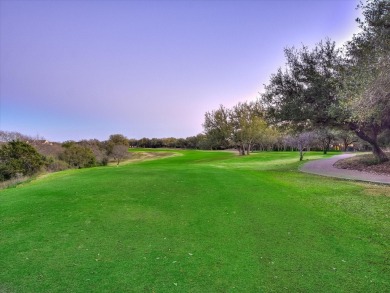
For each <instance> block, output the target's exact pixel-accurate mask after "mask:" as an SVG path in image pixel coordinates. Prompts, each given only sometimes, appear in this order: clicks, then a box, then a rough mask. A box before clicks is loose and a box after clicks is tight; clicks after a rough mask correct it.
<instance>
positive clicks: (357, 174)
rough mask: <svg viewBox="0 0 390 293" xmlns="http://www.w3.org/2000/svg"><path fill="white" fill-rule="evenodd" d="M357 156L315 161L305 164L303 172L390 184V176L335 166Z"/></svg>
mask: <svg viewBox="0 0 390 293" xmlns="http://www.w3.org/2000/svg"><path fill="white" fill-rule="evenodd" d="M353 156H355V154H343V155H337V156H334V157H332V158H329V159H322V160H315V161H311V162H308V163H306V164H304V165H303V166H302V167H301V168H300V170H301V171H302V172H306V173H311V174H317V175H322V176H328V177H336V178H342V179H349V180H358V181H368V182H375V183H382V184H390V175H379V174H372V173H368V172H363V171H357V170H348V169H338V168H336V167H333V164H334V163H336V162H337V161H338V160H342V159H345V158H349V157H353Z"/></svg>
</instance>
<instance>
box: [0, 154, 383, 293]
mask: <svg viewBox="0 0 390 293" xmlns="http://www.w3.org/2000/svg"><path fill="white" fill-rule="evenodd" d="M166 152H168V151H166ZM175 153H177V152H175ZM179 153H180V154H181V155H180V156H171V157H164V158H163V159H156V160H146V161H137V162H134V163H131V164H125V165H120V166H119V167H114V166H112V167H111V166H108V167H98V168H92V169H81V170H67V171H63V172H59V173H54V174H50V175H49V176H46V177H44V178H41V179H38V180H34V181H31V182H29V183H26V184H23V185H19V186H17V187H16V188H12V189H6V190H1V191H0V231H1V237H0V256H1V257H0V292H23V293H25V292H27V293H28V292H202V293H203V292H380V293H382V292H388V291H389V288H390V283H389V278H388V277H389V273H390V271H389V265H390V261H389V253H388V252H389V242H390V236H389V235H390V225H389V214H390V206H389V205H390V198H389V197H388V196H387V195H388V194H390V187H384V186H380V188H376V186H375V185H372V184H364V183H355V182H347V181H342V180H337V179H331V178H322V177H319V176H314V175H310V174H304V173H300V172H297V168H298V167H299V165H300V164H301V163H300V162H299V161H298V154H297V153H287V152H286V153H283V152H280V153H274V152H265V153H258V154H253V155H251V156H249V157H239V156H236V155H235V154H233V153H229V152H211V151H209V152H207V151H179ZM319 157H323V156H322V155H321V154H320V153H308V154H306V155H305V159H311V158H319Z"/></svg>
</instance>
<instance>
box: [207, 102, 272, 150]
mask: <svg viewBox="0 0 390 293" xmlns="http://www.w3.org/2000/svg"><path fill="white" fill-rule="evenodd" d="M264 112H265V111H264V109H263V107H262V105H261V103H260V102H259V101H256V102H245V103H238V104H237V105H235V106H234V107H233V108H232V109H228V108H225V107H224V106H223V105H221V106H220V107H219V109H217V110H214V111H211V112H207V113H206V114H205V121H204V123H203V128H204V130H205V133H206V136H207V139H208V141H210V144H211V145H212V146H214V149H226V148H229V147H230V148H233V147H234V148H237V149H238V150H239V153H240V154H241V155H245V154H247V155H249V153H250V151H251V150H252V147H253V145H254V144H256V143H258V144H261V143H262V142H263V141H264V140H266V138H267V137H269V136H272V135H274V134H275V129H270V128H269V127H268V124H267V122H266V121H265V119H264Z"/></svg>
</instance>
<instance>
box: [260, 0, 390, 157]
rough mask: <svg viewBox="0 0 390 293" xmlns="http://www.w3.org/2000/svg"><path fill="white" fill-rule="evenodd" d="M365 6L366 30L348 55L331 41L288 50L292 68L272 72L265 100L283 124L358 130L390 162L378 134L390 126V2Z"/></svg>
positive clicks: (349, 46) (355, 39) (378, 0)
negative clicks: (311, 46) (309, 47)
mask: <svg viewBox="0 0 390 293" xmlns="http://www.w3.org/2000/svg"><path fill="white" fill-rule="evenodd" d="M361 7H362V9H363V15H364V17H365V18H364V20H358V22H359V23H360V26H361V28H362V29H363V30H362V32H360V33H358V34H357V35H355V36H354V37H353V39H352V40H351V41H350V42H348V44H347V46H346V52H345V53H346V54H344V55H342V54H341V53H342V52H341V50H338V49H336V46H335V43H334V42H331V41H329V40H327V41H326V42H321V43H319V44H318V45H317V46H316V47H315V48H314V49H312V50H308V48H307V47H305V46H303V47H302V48H301V49H300V50H296V49H294V48H289V49H286V50H285V55H286V59H287V65H286V70H285V71H282V70H281V69H279V71H278V72H277V73H276V74H274V75H272V76H271V80H270V83H269V85H267V86H266V88H265V89H266V91H265V93H264V95H263V102H264V103H265V104H266V105H267V108H268V113H269V115H270V116H271V117H272V118H273V119H275V121H276V122H278V123H280V124H282V125H283V124H285V125H288V126H291V125H294V126H295V127H296V128H298V129H305V128H306V129H307V128H310V127H313V126H321V127H327V126H335V127H338V128H340V129H349V130H352V131H354V132H355V134H356V135H357V136H358V137H359V138H361V139H363V140H364V141H366V142H368V143H369V144H370V146H371V148H372V151H373V153H374V155H375V156H376V157H377V158H378V160H380V161H387V160H388V158H387V156H386V154H385V153H384V152H383V151H382V150H381V148H380V146H379V144H378V136H379V135H380V134H381V133H382V132H383V131H384V130H385V129H390V2H389V1H383V0H370V1H367V3H366V4H363V5H361Z"/></svg>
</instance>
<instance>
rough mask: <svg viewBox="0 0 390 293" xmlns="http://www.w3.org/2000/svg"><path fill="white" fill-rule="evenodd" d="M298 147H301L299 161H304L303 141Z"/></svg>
mask: <svg viewBox="0 0 390 293" xmlns="http://www.w3.org/2000/svg"><path fill="white" fill-rule="evenodd" d="M298 149H299V161H302V160H303V145H302V143H299V145H298Z"/></svg>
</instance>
